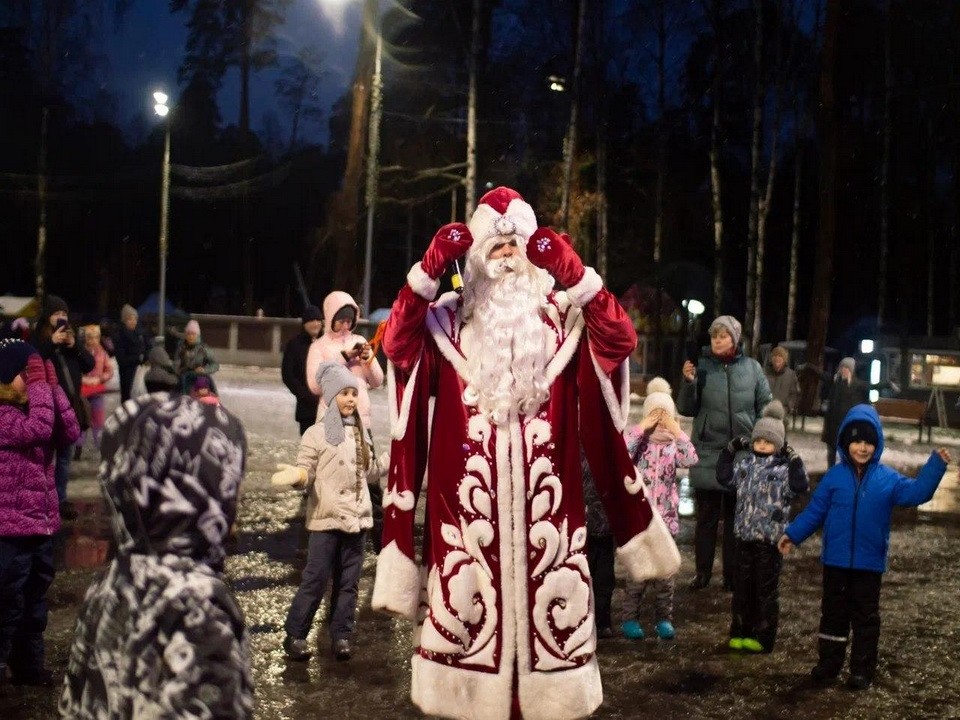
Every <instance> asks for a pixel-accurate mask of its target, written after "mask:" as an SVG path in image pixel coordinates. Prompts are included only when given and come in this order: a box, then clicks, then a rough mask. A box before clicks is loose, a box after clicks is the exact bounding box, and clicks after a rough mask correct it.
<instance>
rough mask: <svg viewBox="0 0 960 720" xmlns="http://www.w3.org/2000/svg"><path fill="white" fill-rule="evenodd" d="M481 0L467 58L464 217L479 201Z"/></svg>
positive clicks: (476, 5) (475, 9)
mask: <svg viewBox="0 0 960 720" xmlns="http://www.w3.org/2000/svg"><path fill="white" fill-rule="evenodd" d="M480 4H481V0H473V8H472V9H473V12H472V13H471V15H470V57H469V59H468V60H467V65H468V72H469V76H470V78H469V87H468V90H467V92H468V95H467V170H466V174H465V176H464V179H463V185H464V191H465V192H464V195H465V196H466V197H465V211H464V217H467V218H469V217H472V216H473V210H474V208H475V206H476V202H477V68H478V66H479V64H480V40H481V38H480V10H481V7H480Z"/></svg>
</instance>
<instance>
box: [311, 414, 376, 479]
mask: <svg viewBox="0 0 960 720" xmlns="http://www.w3.org/2000/svg"><path fill="white" fill-rule="evenodd" d="M346 425H350V426H352V427H357V428H359V429H360V432H359V433H357V435H358V438H362V440H359V439H358V442H360V443H361V445H360V448H361V450H360V452H361V458H362V460H363V462H362V464H361V468H362V469H364V470H365V469H366V468H368V467H369V466H370V455H371V452H372V451H371V449H370V445H371V444H372V441H371V440H370V438H368V437H367V434H366V433H365V432H364V431H363V423H362V422H361V420H360V416H359V415H358V414H357V413H356V412H354V413H353V415H348V416H347V417H344V416H343V415H341V414H340V408H339V407H338V406H337V401H336V399H334V401H333V402H332V403H330V406H329V407H328V408H327V411H326V412H325V413H324V414H323V435H324V437H325V438H326V439H327V442H328V443H330V444H331V445H339V444H340V443H342V442H343V441H344V440H346V439H347V434H346V431H345V430H344V429H343V428H344V426H346Z"/></svg>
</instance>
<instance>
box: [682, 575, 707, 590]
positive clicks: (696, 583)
mask: <svg viewBox="0 0 960 720" xmlns="http://www.w3.org/2000/svg"><path fill="white" fill-rule="evenodd" d="M709 584H710V577H709V576H708V575H701V574H700V573H697V574H696V575H694V576H693V580H691V581H690V584H689V585H687V587H688V588H689V589H690V590H702V589H703V588H705V587H706V586H707V585H709Z"/></svg>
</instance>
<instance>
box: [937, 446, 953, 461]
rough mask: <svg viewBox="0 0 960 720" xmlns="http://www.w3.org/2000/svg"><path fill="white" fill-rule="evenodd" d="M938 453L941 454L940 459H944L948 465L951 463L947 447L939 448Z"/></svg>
mask: <svg viewBox="0 0 960 720" xmlns="http://www.w3.org/2000/svg"><path fill="white" fill-rule="evenodd" d="M937 455H939V456H940V459H941V460H943V461H944V462H945V463H946V464H947V465H949V464H950V451H949V450H947V449H946V448H943V447H942V448H937Z"/></svg>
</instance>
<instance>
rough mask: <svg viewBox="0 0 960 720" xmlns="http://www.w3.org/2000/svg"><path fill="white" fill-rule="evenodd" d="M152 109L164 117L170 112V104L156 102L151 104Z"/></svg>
mask: <svg viewBox="0 0 960 720" xmlns="http://www.w3.org/2000/svg"><path fill="white" fill-rule="evenodd" d="M153 111H154V112H155V113H156V114H157V115H159V116H160V117H166V116H167V115H168V114H169V113H170V106H169V105H162V104H161V103H157V104H156V105H154V106H153Z"/></svg>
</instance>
